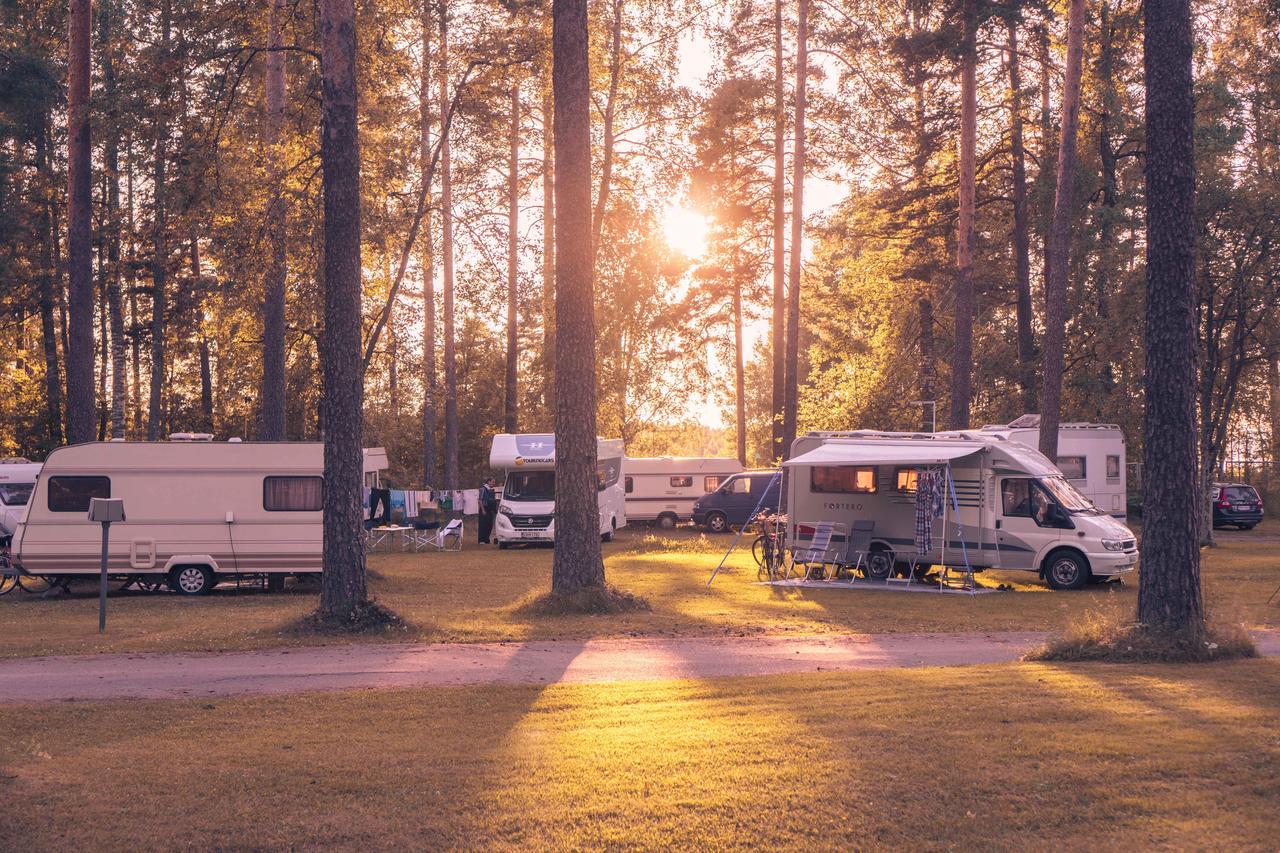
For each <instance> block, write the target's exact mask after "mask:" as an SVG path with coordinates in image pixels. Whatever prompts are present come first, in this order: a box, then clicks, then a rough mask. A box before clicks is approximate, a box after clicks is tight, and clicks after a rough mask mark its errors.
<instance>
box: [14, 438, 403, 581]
mask: <svg viewBox="0 0 1280 853" xmlns="http://www.w3.org/2000/svg"><path fill="white" fill-rule="evenodd" d="M378 464H381V463H380V462H378V461H372V460H369V458H368V455H367V453H366V462H365V467H366V469H368V468H370V466H371V465H378ZM323 475H324V445H322V444H318V443H303V442H240V441H229V442H212V441H208V440H175V441H169V442H131V441H110V442H100V443H99V442H94V443H88V444H76V445H72V446H70V447H60V448H58V449H56V450H54V451H53V452H52V453H50V454H49V457H48V459H46V460H45V463H44V468H43V470H42V471H41V474H40V478H39V480H38V481H37V483H36V487H35V491H34V492H33V493H32V496H31V501H30V503H29V505H28V508H27V513H26V515H25V517H24V518H23V519H22V520H21V521H20V522H19V524H18V529H17V531H16V533H15V534H14V538H13V548H12V551H13V558H14V563H15V564H16V565H17V567H18V568H19V570H20V571H23V572H25V573H27V574H32V575H43V576H52V577H73V576H76V575H96V574H97V573H98V571H99V568H98V567H99V560H100V556H101V545H102V530H101V527H100V526H99V525H98V524H95V523H93V522H90V521H89V520H88V518H87V514H88V509H89V500H90V499H91V498H105V497H111V498H122V499H123V500H124V512H125V521H123V522H119V523H116V524H113V525H112V527H111V535H110V552H109V554H108V571H109V573H110V574H112V575H116V576H150V577H153V578H156V579H160V580H167V581H168V583H169V586H170V587H171V588H172V589H173V590H174V591H175V592H179V593H184V594H187V595H199V594H202V593H207V592H209V591H210V590H211V589H212V588H213V587H214V586H215V585H216V584H217V582H218V581H219V580H221V579H223V578H226V577H235V576H246V575H252V576H265V577H266V578H267V586H268V588H269V589H280V588H281V587H283V585H284V579H285V577H286V576H287V575H291V574H292V575H308V574H315V573H318V572H320V571H321V565H322V563H321V550H322V544H323V525H322V504H321V500H322V494H323V486H324V476H323Z"/></svg>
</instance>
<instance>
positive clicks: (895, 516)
mask: <svg viewBox="0 0 1280 853" xmlns="http://www.w3.org/2000/svg"><path fill="white" fill-rule="evenodd" d="M784 464H785V470H786V472H787V474H786V480H787V483H786V486H785V488H786V489H787V496H788V501H787V506H788V518H789V521H788V538H789V541H790V542H792V543H796V544H801V545H803V544H804V543H805V542H806V541H807V540H810V539H812V537H813V531H814V525H815V524H817V523H818V522H823V521H829V522H836V523H839V524H841V525H843V529H844V530H846V531H848V530H853V529H854V522H856V521H862V522H863V524H864V526H865V525H866V524H870V525H871V528H872V529H871V531H870V553H869V554H868V555H867V557H866V559H865V574H866V575H867V576H868V577H870V578H875V579H884V578H887V577H889V575H890V574H891V573H892V572H893V571H894V569H895V568H897V569H899V570H902V569H904V568H906V567H907V566H909V565H910V563H912V562H917V563H918V564H925V565H928V564H943V563H945V564H947V565H951V566H963V565H965V564H966V563H967V564H968V565H969V566H971V567H972V568H973V569H974V570H982V569H1021V570H1027V571H1034V572H1038V573H1040V574H1041V575H1042V576H1043V577H1044V578H1045V580H1046V581H1048V583H1049V585H1050V586H1052V587H1053V588H1055V589H1075V588H1079V587H1081V586H1083V585H1084V584H1086V583H1087V582H1088V581H1089V580H1090V579H1091V578H1093V579H1099V580H1101V579H1105V578H1109V577H1113V576H1116V575H1121V574H1124V573H1126V572H1130V571H1132V570H1133V568H1134V566H1135V564H1136V563H1137V559H1138V549H1137V544H1136V542H1135V540H1134V536H1133V533H1132V532H1130V530H1129V529H1128V528H1127V527H1125V526H1124V525H1123V524H1121V523H1120V522H1119V521H1117V520H1116V519H1114V518H1112V517H1111V516H1110V515H1108V514H1107V513H1106V512H1105V511H1103V510H1100V509H1098V508H1097V507H1096V506H1094V505H1093V503H1092V502H1091V501H1089V500H1088V498H1086V497H1085V496H1084V495H1083V494H1081V492H1080V491H1079V490H1078V489H1077V488H1076V487H1075V486H1073V485H1072V484H1071V482H1070V481H1069V480H1068V479H1067V478H1066V477H1064V476H1063V474H1062V472H1061V471H1059V470H1058V469H1057V468H1056V467H1054V465H1053V463H1052V462H1050V461H1049V460H1048V459H1047V458H1045V457H1044V456H1043V455H1042V454H1041V453H1040V452H1039V451H1037V450H1035V449H1033V448H1031V447H1028V446H1027V445H1025V444H1022V443H1020V442H1017V441H1013V440H1011V439H1009V438H1007V437H1006V436H1004V435H1000V434H998V433H986V432H983V431H981V430H974V431H967V432H952V433H886V432H872V431H867V430H863V431H857V432H816V433H809V434H808V435H805V436H802V437H801V438H797V439H796V441H795V443H794V444H793V445H792V452H791V458H790V459H789V460H788V461H787V462H786V463H784ZM925 470H935V471H938V472H940V473H943V474H944V475H947V474H949V477H946V476H944V480H945V481H947V486H946V489H945V494H944V498H945V503H946V509H945V514H944V515H943V517H942V518H932V520H931V521H929V522H928V523H929V524H930V525H931V526H930V528H929V529H930V531H931V536H930V539H931V540H932V542H931V548H930V550H928V551H927V552H925V553H916V552H917V550H918V549H917V538H916V483H917V482H918V478H919V475H920V473H921V472H922V471H925ZM929 516H930V517H932V513H929ZM836 547H837V548H839V547H841V546H840V545H839V544H837V546H836ZM848 562H850V563H852V562H854V561H853V560H852V559H850V560H849V561H848Z"/></svg>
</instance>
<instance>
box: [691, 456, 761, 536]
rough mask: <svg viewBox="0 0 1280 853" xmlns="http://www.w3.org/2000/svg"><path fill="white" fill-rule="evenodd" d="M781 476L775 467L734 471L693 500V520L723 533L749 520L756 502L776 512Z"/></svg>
mask: <svg viewBox="0 0 1280 853" xmlns="http://www.w3.org/2000/svg"><path fill="white" fill-rule="evenodd" d="M781 480H782V477H781V475H780V473H779V472H778V471H777V470H772V471H743V472H742V473H741V474H734V475H733V476H732V477H730V478H729V479H727V480H725V481H724V483H723V484H721V486H720V488H718V489H716V490H715V491H714V492H711V493H710V494H707V495H703V496H702V497H700V498H698V499H697V500H696V501H694V503H693V523H694V524H696V525H698V526H699V527H705V528H707V529H708V530H710V531H711V532H712V533H724V532H725V531H727V530H728V529H729V528H730V527H741V526H742V525H744V524H746V523H747V522H748V521H750V520H751V517H752V514H753V513H754V512H755V509H756V507H757V506H759V507H760V509H761V510H768V511H769V512H777V511H778V494H779V493H780V492H781V490H782V488H781V487H782V483H781Z"/></svg>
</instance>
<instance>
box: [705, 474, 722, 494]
mask: <svg viewBox="0 0 1280 853" xmlns="http://www.w3.org/2000/svg"><path fill="white" fill-rule="evenodd" d="M720 482H721V481H720V475H719V474H712V475H711V476H710V477H703V478H702V490H703V491H704V492H706V493H707V494H711V493H712V492H714V491H715V490H716V489H718V488H720Z"/></svg>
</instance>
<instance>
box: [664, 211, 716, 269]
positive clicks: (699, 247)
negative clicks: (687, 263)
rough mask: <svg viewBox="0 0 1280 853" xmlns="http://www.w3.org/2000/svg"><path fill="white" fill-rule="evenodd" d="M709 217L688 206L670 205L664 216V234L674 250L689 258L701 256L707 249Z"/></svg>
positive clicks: (709, 227)
mask: <svg viewBox="0 0 1280 853" xmlns="http://www.w3.org/2000/svg"><path fill="white" fill-rule="evenodd" d="M710 229H711V226H710V224H709V223H708V222H707V218H706V217H705V216H703V215H702V214H701V213H698V212H697V211H696V210H690V209H689V208H687V207H669V208H667V212H666V213H665V214H664V215H663V217H662V235H663V237H664V238H665V239H666V241H667V245H668V246H670V247H671V248H672V250H674V251H676V252H679V253H680V254H682V255H684V256H685V257H687V258H700V257H702V256H703V255H704V254H706V251H707V232H708V231H710Z"/></svg>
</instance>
